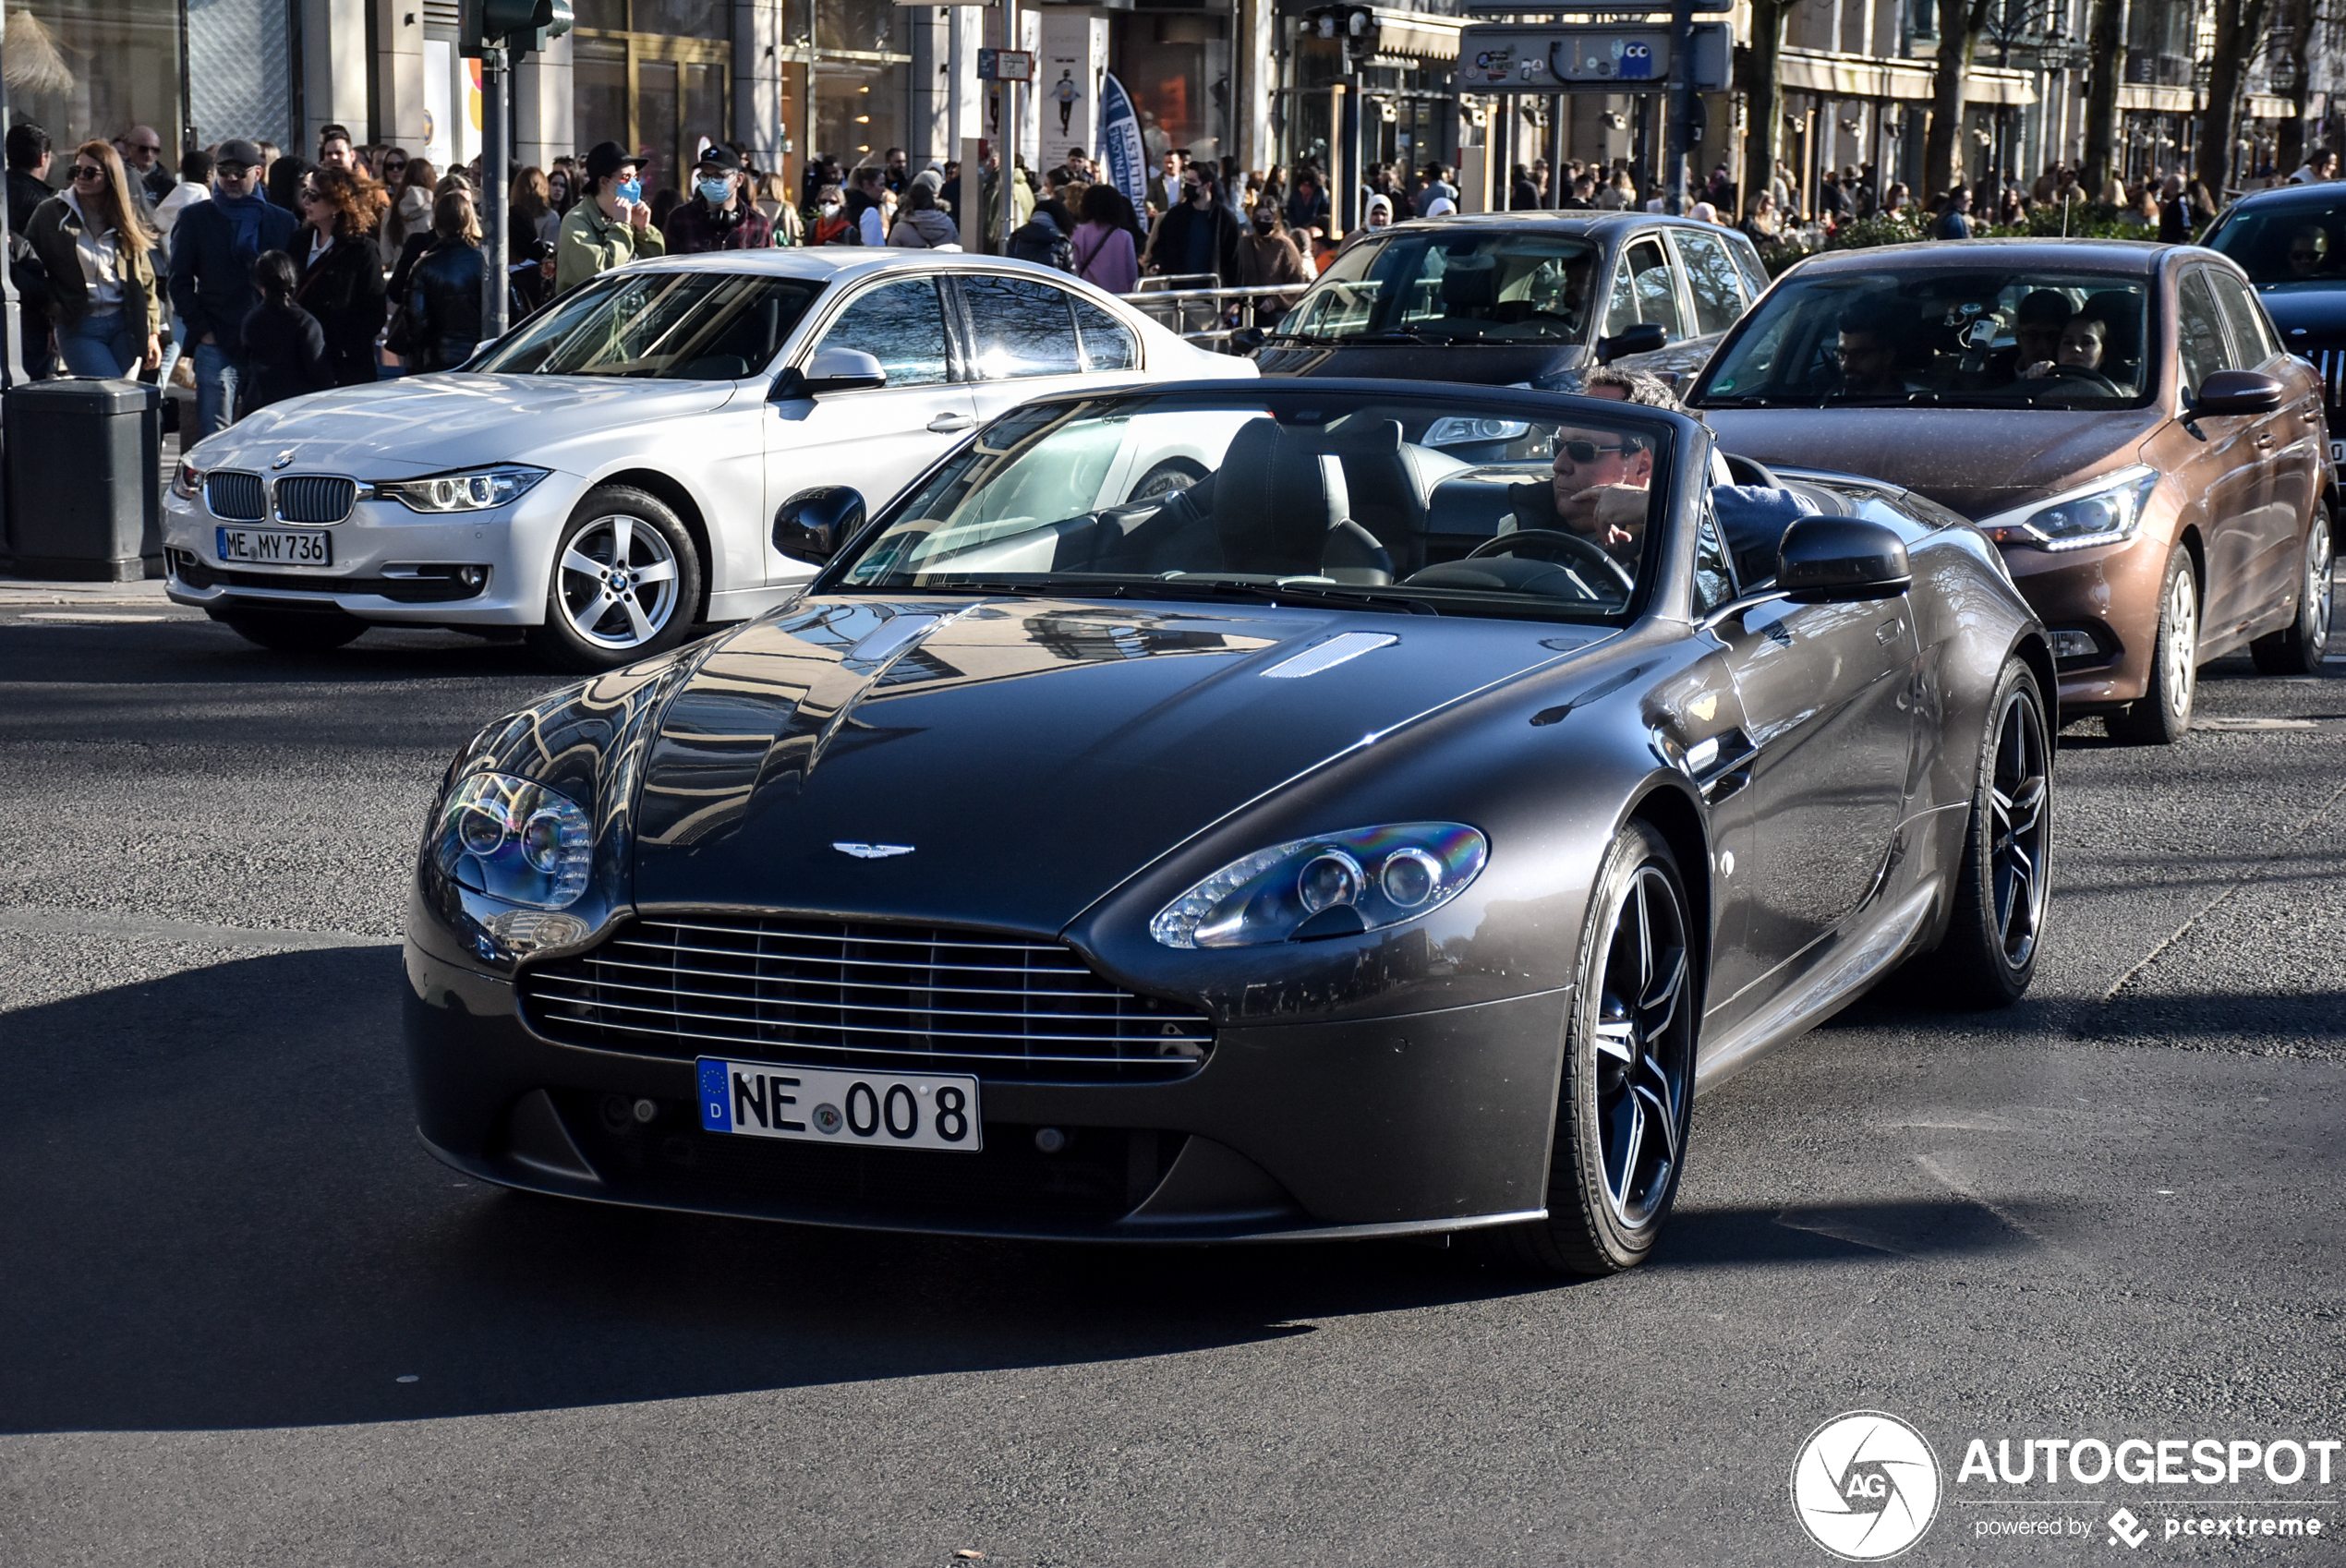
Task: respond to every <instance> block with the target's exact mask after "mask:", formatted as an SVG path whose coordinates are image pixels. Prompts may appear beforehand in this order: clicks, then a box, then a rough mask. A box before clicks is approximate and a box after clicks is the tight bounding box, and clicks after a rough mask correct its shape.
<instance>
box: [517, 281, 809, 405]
mask: <svg viewBox="0 0 2346 1568" xmlns="http://www.w3.org/2000/svg"><path fill="white" fill-rule="evenodd" d="M822 286H823V285H822V284H820V283H808V282H805V281H804V280H802V279H798V278H776V277H768V276H763V275H761V274H758V273H755V272H670V271H659V272H628V273H622V274H620V275H618V276H615V277H611V278H607V279H602V280H599V281H598V282H596V283H590V284H588V285H587V286H586V287H585V288H582V289H580V290H578V291H577V292H576V293H575V294H573V295H571V296H569V297H568V298H565V299H562V300H560V301H557V302H556V303H555V305H554V306H553V307H552V308H550V309H549V310H548V311H547V312H546V313H545V314H544V315H542V316H539V317H538V318H537V319H536V320H530V321H526V322H524V323H523V324H522V326H521V327H520V329H519V330H517V331H516V332H514V334H513V336H511V337H510V338H508V339H506V340H505V341H504V342H503V343H501V344H497V346H496V347H494V348H492V349H491V350H490V352H489V354H488V356H486V357H484V358H483V359H482V360H481V361H480V363H479V364H478V365H475V366H474V367H473V368H474V369H475V370H478V371H483V372H492V373H495V374H498V375H505V376H639V377H647V378H651V379H654V380H671V381H737V380H742V379H743V378H744V377H746V376H754V375H756V374H757V373H758V372H760V371H762V370H764V369H765V368H767V367H768V365H770V364H772V363H773V361H774V356H776V355H778V354H780V352H781V348H782V342H783V340H784V339H786V338H788V337H789V336H790V332H791V329H792V327H795V326H796V325H797V324H798V319H799V318H800V317H801V316H804V314H805V313H806V307H807V305H808V303H809V302H810V301H812V300H813V299H814V297H815V296H816V294H817V293H818V292H820V291H821V289H822Z"/></svg>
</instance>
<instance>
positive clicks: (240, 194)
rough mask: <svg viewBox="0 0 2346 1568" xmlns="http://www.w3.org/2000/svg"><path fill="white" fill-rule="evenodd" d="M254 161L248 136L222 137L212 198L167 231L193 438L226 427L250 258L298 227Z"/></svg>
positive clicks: (250, 297)
mask: <svg viewBox="0 0 2346 1568" xmlns="http://www.w3.org/2000/svg"><path fill="white" fill-rule="evenodd" d="M260 166H261V165H260V148H258V147H255V146H254V145H253V144H252V143H251V142H249V141H224V142H222V143H221V144H220V151H219V153H218V155H217V156H216V157H215V158H214V159H213V161H212V199H211V200H209V201H199V202H196V203H194V204H193V205H191V206H189V207H188V208H187V209H186V210H185V211H182V212H181V213H180V214H179V219H178V222H177V223H175V225H174V226H173V228H172V231H171V308H172V309H174V310H175V311H177V312H178V314H179V320H181V322H183V323H184V324H185V325H186V327H187V342H188V344H189V345H190V346H191V349H192V352H193V354H194V356H195V361H196V436H197V438H198V439H201V438H202V437H205V436H209V435H213V434H216V433H217V432H219V431H221V430H224V429H226V428H228V425H229V423H230V421H232V420H233V419H235V417H236V383H237V380H238V379H239V378H240V375H241V373H242V369H243V365H242V360H241V357H240V355H239V351H238V347H237V345H238V344H239V343H240V342H241V341H242V340H241V339H240V338H239V336H238V333H239V331H240V329H242V327H243V326H244V320H245V318H246V317H247V316H248V315H250V314H252V311H253V309H254V308H255V307H257V306H258V305H260V291H259V290H258V289H256V288H254V287H253V286H252V264H253V262H254V260H255V259H258V258H259V257H260V253H261V252H262V251H264V250H284V249H287V248H289V247H291V246H292V244H293V237H294V231H295V230H296V228H298V227H299V226H300V225H299V223H298V222H297V220H296V219H295V217H294V215H293V214H292V213H291V212H288V211H285V210H284V208H282V207H277V206H273V205H272V204H271V202H270V201H269V199H268V198H266V197H264V196H262V195H261V194H260ZM182 439H183V440H184V439H185V438H184V437H183V438H182Z"/></svg>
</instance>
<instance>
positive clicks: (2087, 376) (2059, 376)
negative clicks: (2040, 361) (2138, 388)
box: [2043, 365, 2126, 397]
mask: <svg viewBox="0 0 2346 1568" xmlns="http://www.w3.org/2000/svg"><path fill="white" fill-rule="evenodd" d="M2043 380H2048V381H2052V380H2062V381H2084V382H2086V383H2087V384H2088V385H2095V386H2099V387H2101V388H2103V389H2105V390H2106V391H2108V392H2109V393H2110V396H2112V397H2123V396H2125V395H2126V393H2125V391H2124V389H2123V388H2122V387H2120V386H2119V384H2118V383H2117V382H2116V381H2113V380H2110V378H2109V377H2108V376H2105V375H2103V374H2102V373H2101V372H2100V371H2098V370H2088V369H2086V368H2085V367H2084V366H2082V365H2056V366H2054V367H2053V368H2052V369H2051V370H2050V371H2049V372H2048V373H2047V374H2046V375H2045V376H2044V378H2043Z"/></svg>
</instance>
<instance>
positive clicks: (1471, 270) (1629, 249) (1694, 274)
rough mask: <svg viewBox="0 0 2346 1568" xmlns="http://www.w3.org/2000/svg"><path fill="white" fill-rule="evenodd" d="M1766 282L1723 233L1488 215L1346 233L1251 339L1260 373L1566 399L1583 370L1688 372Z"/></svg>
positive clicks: (1562, 215) (1733, 237) (1641, 215)
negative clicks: (1303, 287)
mask: <svg viewBox="0 0 2346 1568" xmlns="http://www.w3.org/2000/svg"><path fill="white" fill-rule="evenodd" d="M1767 286H1768V273H1767V270H1766V269H1765V268H1764V267H1762V266H1761V265H1760V253H1759V252H1758V251H1757V250H1755V249H1753V248H1752V245H1751V241H1750V240H1748V239H1747V238H1746V237H1744V235H1741V234H1739V233H1737V232H1735V230H1733V229H1725V228H1721V227H1720V226H1719V225H1718V224H1716V223H1698V222H1696V221H1695V220H1693V219H1690V218H1665V217H1661V216H1658V215H1656V214H1653V213H1650V212H1494V213H1488V214H1481V215H1477V216H1474V217H1459V216H1450V217H1442V218H1432V219H1421V220H1417V221H1414V222H1410V223H1401V224H1397V225H1396V226H1395V227H1393V228H1391V229H1387V230H1385V231H1383V232H1382V233H1376V234H1371V235H1366V236H1365V237H1361V236H1357V235H1356V236H1355V238H1354V240H1353V241H1352V242H1351V243H1349V244H1348V245H1347V247H1345V249H1344V251H1343V253H1342V254H1340V255H1339V256H1337V257H1336V259H1335V261H1333V262H1331V263H1330V264H1329V266H1328V270H1327V271H1324V272H1323V273H1321V274H1320V277H1319V281H1318V282H1316V283H1313V284H1312V287H1311V288H1310V290H1308V291H1307V292H1306V293H1305V294H1304V295H1303V296H1302V297H1301V298H1300V300H1298V301H1297V302H1296V305H1295V307H1294V308H1293V309H1291V310H1289V311H1288V314H1287V316H1286V317H1285V319H1284V320H1281V321H1280V323H1279V327H1278V330H1277V331H1276V332H1270V333H1267V334H1265V336H1264V343H1263V345H1262V346H1261V347H1260V348H1259V349H1257V350H1256V351H1255V354H1254V362H1255V364H1256V365H1257V366H1258V367H1260V368H1261V369H1262V371H1263V373H1264V375H1266V376H1373V377H1380V378H1384V377H1391V378H1396V379H1419V380H1437V381H1471V382H1476V383H1479V384H1481V385H1483V386H1530V387H1536V388H1540V389H1542V390H1554V391H1565V392H1569V391H1572V390H1574V388H1575V386H1576V385H1577V377H1578V373H1579V372H1580V371H1582V370H1584V369H1586V368H1589V367H1590V366H1591V365H1598V364H1604V363H1614V364H1619V365H1622V366H1624V367H1627V368H1638V369H1644V370H1652V371H1655V372H1657V373H1660V374H1664V375H1675V376H1690V375H1692V374H1693V373H1694V372H1695V371H1696V370H1698V369H1699V368H1701V367H1702V363H1703V361H1704V360H1705V359H1707V358H1709V357H1710V354H1711V348H1712V347H1713V346H1714V345H1715V344H1717V343H1718V341H1719V338H1720V335H1721V334H1722V333H1723V332H1725V331H1726V330H1727V329H1728V328H1729V327H1731V326H1733V325H1735V320H1736V318H1738V317H1740V316H1741V315H1742V314H1743V313H1744V311H1745V310H1746V309H1747V308H1749V307H1750V304H1751V302H1752V301H1753V300H1754V299H1757V298H1758V297H1759V296H1760V294H1761V293H1762V292H1763V291H1764V290H1765V289H1766V288H1767Z"/></svg>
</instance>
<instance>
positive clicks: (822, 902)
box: [635, 597, 1612, 935]
mask: <svg viewBox="0 0 2346 1568" xmlns="http://www.w3.org/2000/svg"><path fill="white" fill-rule="evenodd" d="M1343 633H1370V634H1372V635H1373V636H1379V637H1393V638H1397V641H1396V642H1394V643H1392V644H1389V645H1383V646H1377V647H1375V648H1374V649H1373V651H1370V652H1365V653H1361V654H1360V655H1358V656H1357V657H1351V658H1348V659H1347V660H1345V661H1343V662H1340V663H1335V664H1333V665H1331V666H1330V667H1328V668H1325V669H1319V670H1318V671H1317V672H1316V673H1312V674H1306V675H1301V676H1300V677H1299V676H1297V675H1295V674H1294V673H1293V672H1292V671H1289V672H1287V673H1283V674H1280V675H1276V676H1273V675H1269V674H1267V673H1266V672H1268V671H1270V670H1272V669H1275V668H1276V667H1277V666H1279V665H1281V664H1282V663H1285V662H1286V661H1288V660H1289V659H1290V658H1292V657H1294V656H1295V655H1297V654H1298V653H1301V652H1306V651H1310V650H1312V649H1313V648H1315V647H1317V646H1318V645H1321V644H1324V643H1325V642H1327V641H1329V640H1330V639H1331V638H1334V637H1336V636H1339V635H1341V634H1343ZM1611 635H1612V633H1611V632H1610V631H1608V630H1607V629H1604V628H1602V627H1594V628H1591V627H1572V626H1559V625H1555V624H1552V623H1542V622H1528V621H1488V620H1469V619H1462V618H1450V617H1445V618H1439V619H1437V618H1434V617H1429V616H1409V615H1383V614H1349V613H1336V612H1315V611H1305V610H1300V609H1286V608H1276V607H1271V606H1264V607H1261V608H1255V607H1235V606H1222V605H1197V606H1189V605H1180V606H1150V605H1132V604H1114V605H1109V606H1103V605H1101V604H1099V603H1095V602H1083V601H1078V600H1065V601H1062V600H1057V599H1044V598H1022V599H1014V600H1002V599H993V600H986V601H984V602H980V603H976V604H973V603H972V602H971V601H970V600H969V599H967V598H965V597H964V598H952V599H925V598H920V597H906V598H903V599H901V600H889V599H877V600H876V599H873V598H868V597H854V598H845V597H842V598H816V599H809V600H804V601H801V602H800V603H799V604H797V605H794V606H792V607H789V608H788V609H782V610H779V611H775V612H773V613H771V614H769V615H768V616H767V617H766V618H763V619H761V620H758V621H752V622H750V623H748V624H747V625H745V626H743V627H740V628H737V629H735V630H734V631H732V632H731V633H726V634H724V635H723V636H721V637H720V638H718V639H716V640H715V641H714V642H713V643H712V644H710V645H708V647H707V652H706V653H705V654H704V655H703V656H702V657H700V658H699V660H698V662H697V664H696V666H695V668H694V669H693V670H692V671H691V673H690V675H689V676H688V677H687V678H686V679H685V680H684V681H683V682H682V683H681V685H680V686H679V688H678V690H677V691H676V693H675V694H674V695H673V696H672V697H671V698H670V699H669V701H668V704H667V706H666V707H665V708H664V709H663V711H662V712H661V713H660V715H659V719H658V722H657V724H656V726H655V728H654V731H653V736H652V739H651V741H650V742H649V745H648V750H647V754H646V756H645V759H644V765H643V778H642V783H641V785H640V787H639V789H638V791H637V793H636V797H635V801H636V803H635V901H636V902H637V903H638V904H639V905H642V906H647V907H649V906H657V905H666V906H669V907H671V908H672V907H679V906H685V907H694V908H700V909H722V908H740V909H757V910H772V909H786V910H796V911H809V912H824V911H828V912H835V913H853V914H857V915H863V916H872V917H879V918H888V917H895V918H900V919H908V920H924V921H938V922H946V923H969V924H976V925H985V926H990V927H997V928H1007V929H1013V930H1023V931H1027V932H1031V933H1036V934H1042V935H1048V934H1053V933H1057V932H1058V931H1059V930H1061V929H1062V928H1063V927H1065V926H1066V925H1067V923H1069V922H1070V921H1071V920H1073V919H1074V918H1075V917H1076V915H1078V914H1079V913H1081V912H1082V911H1083V910H1084V909H1085V908H1086V907H1087V906H1088V905H1090V904H1091V903H1093V902H1094V900H1095V899H1098V898H1099V897H1100V896H1101V895H1103V894H1105V893H1106V892H1108V891H1109V890H1111V889H1112V888H1114V887H1116V886H1117V885H1118V884H1119V883H1121V882H1122V881H1124V880H1125V879H1126V878H1127V877H1129V876H1131V874H1133V873H1135V872H1137V871H1139V870H1141V869H1142V868H1143V867H1144V866H1146V865H1148V864H1149V863H1150V862H1153V861H1155V860H1156V859H1157V858H1158V857H1160V856H1161V855H1163V854H1164V853H1165V852H1166V851H1167V850H1171V849H1172V848H1174V847H1175V846H1176V845H1178V844H1179V843H1181V842H1182V841H1183V840H1184V839H1186V838H1190V837H1191V835H1193V834H1195V833H1196V832H1198V831H1199V830H1200V829H1202V828H1203V827H1205V826H1209V825H1211V824H1213V823H1214V822H1215V821H1217V820H1218V819H1220V818H1222V817H1223V816H1225V815H1227V814H1229V813H1230V812H1232V811H1235V810H1237V809H1238V808H1240V807H1241V806H1243V805H1245V804H1246V803H1247V802H1250V801H1252V800H1254V799H1255V798H1256V797H1258V796H1260V795H1262V794H1264V792H1265V791H1266V790H1275V789H1276V788H1277V787H1278V786H1279V785H1280V784H1282V783H1284V782H1286V781H1288V780H1289V779H1292V778H1295V777H1296V776H1297V775H1299V774H1301V773H1303V772H1305V771H1306V770H1308V769H1311V768H1312V767H1313V766H1316V765H1318V764H1320V763H1323V762H1324V761H1326V760H1328V759H1329V758H1331V757H1334V756H1336V755H1338V754H1342V753H1346V752H1348V751H1351V750H1353V749H1354V748H1356V747H1360V746H1361V745H1374V744H1377V743H1378V742H1379V739H1380V738H1381V737H1382V736H1384V735H1385V734H1386V733H1388V732H1390V731H1391V730H1393V729H1394V728H1395V727H1397V726H1399V725H1402V724H1404V723H1406V722H1407V721H1409V719H1411V718H1416V717H1418V716H1420V715H1422V714H1425V713H1427V712H1429V711H1431V710H1433V709H1434V708H1437V707H1441V706H1445V705H1447V704H1450V703H1452V702H1455V701H1456V700H1457V699H1458V698H1460V697H1462V696H1464V695H1466V694H1469V693H1472V692H1474V691H1476V690H1478V689H1480V688H1482V687H1485V686H1488V685H1490V684H1492V683H1493V682H1494V681H1504V680H1506V678H1508V677H1510V676H1514V675H1517V674H1518V673H1520V672H1522V671H1524V670H1528V669H1534V668H1537V667H1540V666H1543V665H1548V664H1552V663H1554V662H1555V661H1556V660H1558V659H1559V658H1562V657H1568V656H1570V655H1571V654H1573V653H1575V652H1577V651H1578V650H1579V649H1581V648H1584V647H1587V646H1590V645H1594V644H1596V643H1599V642H1602V641H1603V640H1605V639H1606V638H1608V637H1610V636H1611ZM1329 826H1330V827H1332V828H1333V827H1336V826H1353V825H1352V824H1348V823H1341V824H1335V823H1332V824H1330V825H1329ZM858 850H862V851H864V852H862V853H858V852H857V851H858Z"/></svg>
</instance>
